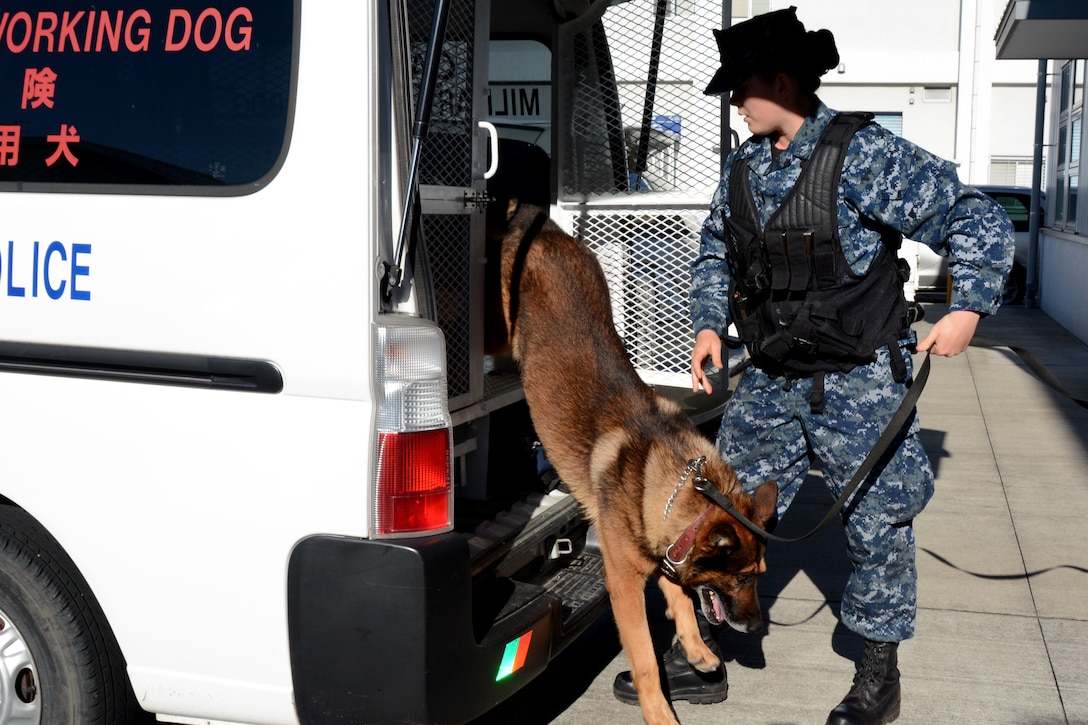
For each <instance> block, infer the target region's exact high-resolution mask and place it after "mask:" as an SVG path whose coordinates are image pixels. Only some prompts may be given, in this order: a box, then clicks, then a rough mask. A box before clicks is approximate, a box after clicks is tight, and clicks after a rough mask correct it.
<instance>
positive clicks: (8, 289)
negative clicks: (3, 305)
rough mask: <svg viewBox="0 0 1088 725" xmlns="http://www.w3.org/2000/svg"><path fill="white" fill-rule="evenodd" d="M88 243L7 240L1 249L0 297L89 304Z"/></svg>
mask: <svg viewBox="0 0 1088 725" xmlns="http://www.w3.org/2000/svg"><path fill="white" fill-rule="evenodd" d="M90 255H91V245H90V244H64V243H63V242H50V243H49V244H44V243H42V242H34V244H33V245H28V244H16V243H15V242H14V241H8V244H7V249H6V250H4V249H3V248H0V298H2V297H48V298H49V299H51V300H59V299H70V300H84V301H90V299H91V291H90V289H88V284H87V283H88V281H89V280H88V278H89V277H90V274H91V268H90V265H89V264H88V261H89V260H88V257H90Z"/></svg>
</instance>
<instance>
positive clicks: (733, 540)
mask: <svg viewBox="0 0 1088 725" xmlns="http://www.w3.org/2000/svg"><path fill="white" fill-rule="evenodd" d="M736 545H737V537H736V536H734V535H733V531H732V529H730V528H729V527H726V526H718V527H715V528H714V529H712V530H711V531H710V535H709V536H707V537H706V538H705V539H703V542H702V546H700V547H699V548H700V549H701V551H702V554H703V555H704V556H713V555H714V554H716V553H717V552H719V551H729V550H731V549H733V548H734V547H735V546H736Z"/></svg>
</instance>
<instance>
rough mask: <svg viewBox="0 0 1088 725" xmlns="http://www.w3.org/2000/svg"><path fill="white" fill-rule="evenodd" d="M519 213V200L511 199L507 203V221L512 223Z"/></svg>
mask: <svg viewBox="0 0 1088 725" xmlns="http://www.w3.org/2000/svg"><path fill="white" fill-rule="evenodd" d="M517 213H518V200H517V199H510V200H508V201H507V202H506V221H508V222H509V221H510V220H511V219H513V218H514V215H515V214H517Z"/></svg>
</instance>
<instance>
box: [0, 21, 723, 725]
mask: <svg viewBox="0 0 1088 725" xmlns="http://www.w3.org/2000/svg"><path fill="white" fill-rule="evenodd" d="M665 5H666V4H665V3H657V2H650V1H643V0H640V1H632V2H626V3H612V2H608V1H600V2H565V1H563V0H523V1H519V2H517V3H512V2H494V3H491V4H490V5H489V4H488V3H486V2H475V1H474V0H438V1H437V2H435V0H361V1H357V0H352V1H348V0H324V1H323V2H307V3H302V2H301V0H261V1H260V2H247V1H246V0H230V2H217V1H216V0H197V1H194V0H178V1H177V2H172V3H162V4H160V3H153V2H144V1H143V0H107V1H106V2H105V3H95V4H91V3H87V2H75V1H74V0H43V1H42V2H36V3H23V4H8V5H7V6H5V7H4V8H3V9H0V230H2V234H0V401H3V403H2V413H0V722H3V723H20V724H22V723H50V724H56V723H106V724H109V725H117V724H120V723H130V722H139V721H142V719H143V718H148V717H153V716H157V719H158V720H159V721H162V722H174V723H196V722H199V723H209V722H216V723H269V724H272V723H276V724H279V723H283V724H286V723H291V724H295V723H323V722H467V721H469V720H471V719H473V718H475V717H477V716H478V715H479V714H481V713H483V712H484V711H486V710H488V709H489V708H491V707H493V706H494V705H495V704H496V703H498V702H500V701H502V700H503V699H505V698H507V697H508V696H509V695H511V694H512V693H514V692H515V691H517V690H518V689H519V688H521V687H522V686H523V685H524V684H525V683H526V682H528V681H530V680H531V679H532V678H533V677H534V676H535V675H537V674H539V673H540V672H541V671H542V670H543V669H544V668H545V666H546V665H547V664H548V662H549V660H551V659H552V658H553V657H554V656H556V655H557V654H558V653H559V652H560V651H562V649H563V648H564V646H566V644H567V643H569V642H570V641H572V639H573V638H575V637H577V636H578V635H579V634H580V633H581V632H583V631H584V630H585V629H586V627H587V626H588V625H589V624H591V623H592V622H594V621H596V620H597V619H599V617H600V616H601V615H602V614H604V613H605V612H606V611H607V596H606V593H605V590H604V587H603V583H602V581H601V577H600V569H601V567H600V557H599V555H598V553H597V552H596V550H595V548H594V546H593V539H592V535H591V533H590V532H588V527H587V525H586V523H585V522H584V520H583V519H582V516H581V514H580V511H579V509H578V506H577V504H576V503H575V502H574V501H573V500H572V499H571V498H570V496H569V495H567V494H566V493H565V492H563V490H562V486H561V485H558V484H557V482H556V481H555V480H554V476H553V475H551V474H550V472H549V470H548V469H547V466H546V463H545V462H544V458H543V456H542V455H541V454H540V451H538V450H537V449H536V447H535V445H534V442H535V439H534V435H533V431H532V427H531V423H530V420H529V417H528V412H527V409H526V406H525V403H524V399H523V395H522V393H521V388H520V383H519V379H518V376H517V374H516V372H513V373H511V372H503V370H508V368H505V367H504V366H502V365H495V364H493V361H492V360H490V359H489V358H488V357H487V356H485V355H484V351H483V326H484V325H483V320H484V317H485V314H486V311H485V309H484V294H483V289H482V280H483V275H484V267H485V259H484V253H483V249H484V243H483V227H484V224H483V213H482V208H483V207H484V205H485V204H486V202H487V199H488V195H487V191H488V179H487V178H485V177H489V176H491V175H492V174H493V173H494V172H495V171H497V170H501V169H502V168H503V166H502V161H503V159H502V156H501V153H500V152H499V149H500V148H501V147H504V145H503V143H500V139H502V140H505V141H510V140H515V141H519V142H523V143H529V144H531V145H532V146H533V147H535V148H539V149H541V150H542V151H543V152H544V153H545V156H546V158H547V159H548V161H547V164H546V166H545V167H544V174H545V175H546V178H543V179H537V181H538V182H540V183H542V184H543V189H544V193H545V194H546V195H547V200H548V201H549V202H550V204H551V207H552V210H553V213H554V214H555V215H556V217H557V218H558V219H560V220H561V221H562V222H563V223H565V224H566V225H567V226H568V228H570V229H571V230H572V231H575V232H577V233H579V234H580V235H581V236H582V237H583V239H585V241H586V243H587V244H591V245H593V246H594V248H595V249H596V250H597V251H598V254H599V256H600V257H601V259H602V263H603V264H604V266H605V268H606V271H607V273H608V276H609V279H610V283H611V284H612V294H613V304H614V306H615V310H616V320H617V326H618V327H619V328H620V332H621V334H622V335H623V337H624V339H625V341H626V342H627V344H628V347H629V350H630V352H631V355H632V359H633V360H635V361H636V366H637V367H638V368H639V370H640V371H641V372H642V373H643V375H644V376H645V377H646V379H647V380H649V381H650V382H652V383H654V384H655V385H659V386H660V387H661V389H662V390H668V391H671V394H672V395H673V396H674V397H676V398H678V399H679V400H680V401H681V402H682V403H683V404H685V405H688V406H689V408H690V410H691V412H692V415H693V417H696V418H697V419H705V418H706V417H708V416H712V415H713V412H714V411H713V408H714V406H715V405H717V404H720V402H721V401H720V400H716V401H709V403H710V405H709V407H707V406H706V404H705V401H703V399H702V398H699V399H696V398H693V397H691V395H690V393H687V392H685V391H686V389H687V388H688V376H687V372H686V365H687V363H686V360H687V359H688V355H689V354H690V344H691V331H690V329H688V327H689V326H690V325H689V323H688V322H687V319H686V314H687V313H686V308H687V305H686V299H685V295H686V289H687V279H686V275H687V271H686V269H687V264H688V263H689V262H690V260H691V257H692V255H693V254H694V249H695V247H696V245H697V237H698V224H699V221H700V220H701V218H702V215H703V214H705V209H706V205H707V202H708V200H709V195H710V192H711V190H712V189H713V185H714V182H715V181H716V175H717V171H718V169H719V168H720V162H721V151H722V145H721V139H722V138H723V137H727V135H726V134H725V133H723V131H722V129H720V128H719V127H718V125H717V124H718V123H719V120H720V119H721V108H720V107H719V106H717V105H716V102H712V101H709V100H708V99H705V98H704V97H703V96H702V95H701V89H702V87H703V86H705V83H706V80H707V74H709V73H710V72H712V71H713V68H714V67H715V65H716V49H715V48H714V47H713V42H712V37H711V36H710V33H709V29H710V28H711V27H716V26H717V25H718V24H719V23H720V18H721V11H722V5H721V3H717V4H713V3H709V4H707V3H701V2H700V3H691V4H689V5H685V6H684V7H683V8H681V7H680V6H679V5H677V6H676V7H675V8H674V7H672V6H671V4H670V9H669V10H668V12H667V13H666V12H664V9H665ZM655 28H657V29H658V31H659V32H658V33H654V32H653V31H654V29H655ZM697 33H698V34H699V35H697ZM704 36H705V37H704ZM693 37H702V38H703V40H705V41H706V42H705V43H703V44H700V46H703V45H705V48H704V47H700V50H699V52H700V53H706V54H708V55H707V57H705V58H695V57H691V55H690V53H686V54H684V53H678V49H680V48H688V47H690V46H691V45H692V43H691V40H690V39H691V38H693ZM662 38H663V39H664V40H663V41H662ZM678 38H683V39H684V40H683V41H682V42H681V41H679V40H677V39H678ZM663 43H664V47H665V51H664V52H662V44H663ZM670 44H671V48H670ZM677 57H684V58H686V59H687V62H686V63H685V65H684V66H682V67H681V66H670V65H669V63H670V62H675V59H676V58H677ZM647 59H649V65H647ZM670 59H671V60H670ZM489 65H490V66H491V70H490V72H489V70H488V67H489ZM648 68H649V70H647V69H648ZM693 68H694V69H695V70H692V69H693ZM489 85H490V86H491V92H490V94H489ZM653 90H656V99H655V98H654V97H653V96H654V94H653V93H648V91H653ZM481 122H484V123H483V124H482V125H481ZM727 144H728V141H726V145H727ZM506 170H507V171H508V172H509V171H510V169H509V166H508V167H507V169H506ZM518 176H519V174H517V173H515V174H514V175H513V178H515V179H516V178H518ZM522 176H523V175H522ZM496 178H503V176H502V174H501V173H500V174H497V175H496ZM505 178H507V179H509V178H511V175H510V174H509V173H507V175H506V177H505ZM632 180H634V181H632ZM647 190H650V191H647ZM492 191H493V192H496V190H495V189H492ZM704 397H705V396H704ZM697 403H701V404H703V405H704V407H703V408H699V409H697V407H696V406H697Z"/></svg>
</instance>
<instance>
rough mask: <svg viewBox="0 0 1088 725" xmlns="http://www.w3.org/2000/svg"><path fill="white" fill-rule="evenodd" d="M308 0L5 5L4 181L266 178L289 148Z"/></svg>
mask: <svg viewBox="0 0 1088 725" xmlns="http://www.w3.org/2000/svg"><path fill="white" fill-rule="evenodd" d="M297 2H298V0H260V2H254V0H248V4H231V3H227V4H219V5H215V4H212V2H211V1H210V0H204V2H202V3H193V2H184V1H182V2H172V3H158V2H151V1H150V0H143V2H130V1H126V0H115V1H113V2H111V1H110V0H107V2H105V3H88V2H85V1H83V2H71V1H64V0H52V1H51V0H44V1H42V2H32V3H31V2H27V3H4V6H5V7H4V9H3V10H2V11H0V188H2V189H4V190H8V191H10V190H20V189H25V190H41V189H42V187H41V186H40V185H46V186H47V187H48V188H49V189H50V190H62V189H58V188H56V185H63V186H65V187H68V186H70V185H76V186H78V187H83V188H85V187H86V186H87V185H92V186H93V187H94V188H93V189H92V190H94V191H127V192H131V191H133V189H132V188H131V187H132V186H134V185H135V186H139V187H144V190H146V191H161V192H177V193H200V194H207V193H224V194H241V193H247V192H250V191H253V190H255V189H256V188H258V187H259V186H261V185H262V184H264V183H267V181H268V180H269V179H270V178H271V177H272V175H274V173H275V171H276V170H277V169H278V167H279V165H280V163H281V161H282V157H283V155H284V154H285V153H286V151H287V138H288V135H289V128H288V123H289V118H290V115H291V113H290V110H291V98H292V93H293V77H294V71H293V64H294V57H295V55H294V47H295V33H296V27H297V17H296V14H297ZM115 185H119V186H122V187H126V188H111V187H113V186H115ZM147 187H153V188H150V189H148V188H147ZM177 187H182V188H177Z"/></svg>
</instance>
